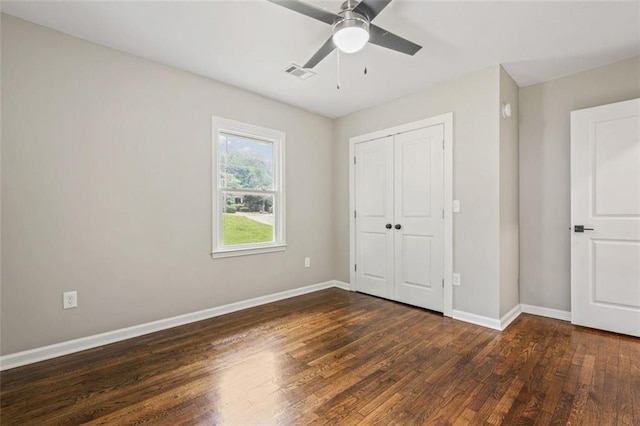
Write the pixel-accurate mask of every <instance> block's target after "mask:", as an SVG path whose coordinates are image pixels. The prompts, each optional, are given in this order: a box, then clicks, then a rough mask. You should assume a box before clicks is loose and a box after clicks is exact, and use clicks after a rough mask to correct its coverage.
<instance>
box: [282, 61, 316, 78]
mask: <svg viewBox="0 0 640 426" xmlns="http://www.w3.org/2000/svg"><path fill="white" fill-rule="evenodd" d="M284 72H286V73H287V74H291V75H292V76H294V77H298V78H299V79H300V80H306V79H308V78H309V77H313V76H314V75H316V73H315V72H313V71H311V70H310V69H307V68H302V67H301V66H300V65H296V64H291V65H290V66H288V67H287V68H285V70H284Z"/></svg>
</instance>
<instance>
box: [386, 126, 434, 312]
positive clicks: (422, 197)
mask: <svg viewBox="0 0 640 426" xmlns="http://www.w3.org/2000/svg"><path fill="white" fill-rule="evenodd" d="M442 143H443V126H441V125H440V126H432V127H427V128H424V129H419V130H414V131H411V132H406V133H402V134H399V135H396V137H395V141H394V187H395V191H394V199H395V208H394V221H395V223H394V234H395V244H394V246H395V256H394V257H395V262H394V266H395V268H394V270H395V274H394V278H395V279H394V290H395V300H398V301H400V302H403V303H409V304H412V305H417V306H421V307H423V308H427V309H432V310H435V311H439V312H442V311H443V305H444V294H443V292H444V270H443V268H444V206H443V204H444V196H443V190H444V186H443V184H444V182H443V179H444V174H443V156H444V150H443V145H442Z"/></svg>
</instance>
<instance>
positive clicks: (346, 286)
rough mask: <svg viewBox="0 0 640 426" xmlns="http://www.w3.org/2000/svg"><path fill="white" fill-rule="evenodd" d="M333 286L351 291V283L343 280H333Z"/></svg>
mask: <svg viewBox="0 0 640 426" xmlns="http://www.w3.org/2000/svg"><path fill="white" fill-rule="evenodd" d="M333 286H334V287H338V288H341V289H343V290H347V291H351V284H349V283H345V282H344V281H338V280H333Z"/></svg>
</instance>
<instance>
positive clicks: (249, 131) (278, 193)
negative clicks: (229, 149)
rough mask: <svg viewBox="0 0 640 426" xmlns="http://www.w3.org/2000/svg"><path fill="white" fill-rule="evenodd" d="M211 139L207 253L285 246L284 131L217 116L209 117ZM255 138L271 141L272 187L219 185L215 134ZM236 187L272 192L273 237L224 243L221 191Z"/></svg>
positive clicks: (250, 251)
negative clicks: (209, 216) (209, 236)
mask: <svg viewBox="0 0 640 426" xmlns="http://www.w3.org/2000/svg"><path fill="white" fill-rule="evenodd" d="M212 128H213V139H212V141H211V154H212V161H211V165H212V167H211V168H212V175H213V187H212V197H211V198H212V214H211V216H212V227H211V230H212V233H211V242H212V244H211V245H212V248H211V257H212V258H214V259H215V258H224V257H232V256H245V255H251V254H261V253H271V252H276V251H283V250H285V249H286V247H287V244H286V238H285V236H286V233H285V211H286V208H285V206H286V204H285V185H284V183H285V179H284V169H285V167H284V159H285V155H284V148H285V136H286V135H285V133H284V132H281V131H279V130H272V129H267V128H265V127H259V126H254V125H252V124H246V123H242V122H239V121H235V120H230V119H227V118H221V117H215V116H214V117H212ZM221 133H223V134H231V135H234V136H240V137H245V138H249V139H256V140H260V141H264V142H270V143H272V144H273V161H274V170H273V172H274V176H273V190H264V191H263V190H251V189H249V190H247V189H243V188H223V187H221V186H220V184H221V182H220V165H219V164H218V158H220V155H219V145H220V144H219V139H220V138H219V136H220V134H221ZM229 191H238V192H245V193H247V192H248V193H252V194H256V195H273V197H274V201H273V214H274V241H273V242H270V243H254V244H242V245H235V246H225V245H224V242H223V235H222V209H221V206H222V205H223V203H224V200H223V194H224V192H229Z"/></svg>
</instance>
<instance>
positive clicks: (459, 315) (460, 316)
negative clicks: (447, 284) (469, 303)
mask: <svg viewBox="0 0 640 426" xmlns="http://www.w3.org/2000/svg"><path fill="white" fill-rule="evenodd" d="M453 319H456V320H459V321H464V322H468V323H471V324H475V325H481V326H483V327H487V328H492V329H494V330H501V324H500V320H498V319H495V318H489V317H485V316H482V315H476V314H472V313H470V312H465V311H459V310H457V309H454V310H453Z"/></svg>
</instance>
